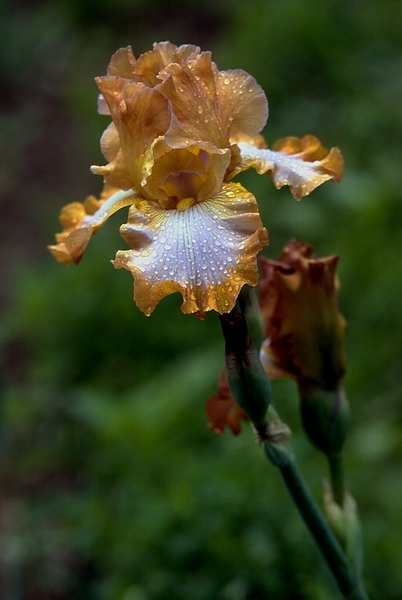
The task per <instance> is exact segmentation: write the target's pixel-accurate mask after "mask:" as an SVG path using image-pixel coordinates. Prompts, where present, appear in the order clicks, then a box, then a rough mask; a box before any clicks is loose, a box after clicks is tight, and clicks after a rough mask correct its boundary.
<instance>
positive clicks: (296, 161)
mask: <svg viewBox="0 0 402 600" xmlns="http://www.w3.org/2000/svg"><path fill="white" fill-rule="evenodd" d="M238 146H239V148H240V153H241V157H242V161H241V164H240V166H238V167H236V168H234V170H233V171H232V173H231V174H230V176H231V177H233V176H234V175H236V174H237V173H239V172H240V171H244V170H245V169H249V168H250V167H253V168H254V169H256V171H257V172H258V173H260V174H262V173H268V175H270V176H271V178H272V179H273V182H274V184H275V187H276V188H277V189H279V188H281V187H283V186H284V185H288V186H289V187H290V190H291V192H292V194H293V196H294V197H295V198H296V199H297V200H299V199H300V198H301V197H302V196H307V195H308V194H310V192H312V191H313V190H314V189H315V188H316V187H318V186H319V185H321V184H322V183H324V182H325V181H329V180H333V181H340V180H341V177H342V172H343V158H342V154H341V152H340V150H339V148H332V149H331V150H330V152H329V153H328V152H327V151H326V150H325V148H324V147H323V146H322V145H321V143H320V142H319V140H318V139H317V138H315V137H314V136H312V135H308V136H305V137H303V138H295V137H288V138H283V139H282V140H279V141H278V142H277V143H276V144H275V145H274V147H273V148H274V149H273V150H269V149H264V148H258V147H257V146H255V145H252V144H247V143H244V142H242V141H240V142H238Z"/></svg>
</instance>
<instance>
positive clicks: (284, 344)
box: [260, 240, 346, 390]
mask: <svg viewBox="0 0 402 600" xmlns="http://www.w3.org/2000/svg"><path fill="white" fill-rule="evenodd" d="M337 262H338V257H337V256H327V257H324V258H316V257H314V256H313V254H312V248H311V246H309V245H308V244H306V243H305V242H299V241H296V240H293V241H291V242H290V243H289V244H288V245H287V246H286V247H285V248H284V250H283V252H282V254H281V256H280V258H279V261H278V262H276V261H272V260H268V259H266V258H264V257H262V258H261V269H262V278H261V281H260V291H261V310H262V314H263V319H264V326H265V331H264V342H263V345H262V348H261V354H260V356H261V360H262V363H263V365H264V367H265V369H266V371H267V373H268V375H269V376H270V377H271V378H272V379H275V378H278V377H293V378H294V379H295V380H297V381H298V383H301V384H304V385H314V386H317V387H319V388H321V389H327V390H334V389H336V388H337V385H338V383H339V381H340V379H341V378H342V376H343V374H344V371H345V354H344V335H345V330H346V321H345V319H344V318H343V316H342V315H341V313H340V311H339V307H338V292H339V279H338V276H337V275H336V272H335V271H336V265H337Z"/></svg>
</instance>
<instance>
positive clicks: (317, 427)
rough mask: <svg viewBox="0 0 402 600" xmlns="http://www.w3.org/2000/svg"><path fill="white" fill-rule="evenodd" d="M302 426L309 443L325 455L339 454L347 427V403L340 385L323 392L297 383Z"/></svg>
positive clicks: (320, 389) (313, 386)
mask: <svg viewBox="0 0 402 600" xmlns="http://www.w3.org/2000/svg"><path fill="white" fill-rule="evenodd" d="M299 395H300V410H301V417H302V422H303V427H304V430H305V432H306V433H307V435H308V437H309V438H310V440H311V441H312V443H313V444H314V445H315V446H316V447H317V448H319V450H321V451H322V452H324V453H325V454H326V455H327V456H334V455H337V454H339V453H340V452H341V450H342V448H343V445H344V442H345V439H346V436H347V432H348V426H349V404H348V401H347V398H346V395H345V393H344V391H343V388H342V386H341V385H338V387H337V388H336V389H335V390H324V389H322V388H320V387H318V386H315V385H309V384H303V383H299Z"/></svg>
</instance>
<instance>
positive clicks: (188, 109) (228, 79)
mask: <svg viewBox="0 0 402 600" xmlns="http://www.w3.org/2000/svg"><path fill="white" fill-rule="evenodd" d="M160 76H161V78H164V79H165V81H164V82H163V83H162V84H161V85H160V86H158V89H159V90H160V92H161V93H162V94H164V95H165V96H166V98H168V99H169V101H170V102H171V103H172V110H173V115H174V119H173V120H172V124H171V126H170V128H169V131H168V132H167V134H166V140H167V142H168V143H169V144H173V145H174V146H175V147H177V146H178V145H183V144H184V143H186V142H187V143H191V141H194V140H196V141H202V140H208V141H209V142H212V143H213V144H215V146H217V147H218V148H227V147H228V146H229V138H230V136H231V135H235V134H236V133H237V132H239V131H240V132H242V133H244V134H246V135H252V136H253V135H256V134H257V133H258V132H259V131H260V130H261V129H262V128H263V127H264V125H265V123H266V120H267V117H268V103H267V99H266V96H265V94H264V92H263V90H262V88H261V87H260V86H259V85H258V84H257V82H256V81H255V79H254V78H253V77H252V76H251V75H248V73H246V72H244V71H242V70H240V69H239V70H233V71H218V69H217V67H216V65H215V63H213V62H212V60H211V53H210V52H202V53H201V54H200V55H198V56H196V57H195V58H194V59H192V60H189V61H188V63H183V64H177V63H172V64H170V65H168V66H167V67H166V68H165V69H164V71H162V73H161V75H160Z"/></svg>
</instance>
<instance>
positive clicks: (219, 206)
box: [113, 183, 268, 315]
mask: <svg viewBox="0 0 402 600" xmlns="http://www.w3.org/2000/svg"><path fill="white" fill-rule="evenodd" d="M120 231H121V234H122V236H123V237H124V239H125V240H126V242H127V243H128V244H129V245H130V246H131V248H132V250H125V251H124V250H122V251H119V252H118V253H117V255H116V259H115V260H114V261H113V262H114V265H115V267H116V268H125V269H127V270H128V271H130V272H131V273H132V275H133V276H134V279H135V286H134V300H135V302H136V304H137V306H138V307H139V308H140V310H142V311H143V312H144V313H145V314H146V315H150V314H151V312H152V311H153V310H154V308H155V307H156V305H157V304H158V303H159V302H160V300H161V299H162V298H164V297H165V296H168V295H169V294H172V293H173V292H180V293H181V294H182V296H183V304H182V307H181V308H182V311H183V312H184V313H198V314H199V315H203V314H204V313H205V312H206V311H208V310H216V311H217V312H219V313H224V312H229V311H230V310H231V309H232V308H233V306H234V305H235V303H236V299H237V296H238V294H239V292H240V289H241V287H242V286H243V285H244V284H245V283H247V284H249V285H256V283H257V281H258V270H257V261H256V256H257V254H258V252H259V251H260V250H261V249H262V248H263V246H265V245H266V244H267V243H268V236H267V232H266V230H265V228H264V227H263V225H262V222H261V219H260V215H259V213H258V206H257V202H256V200H255V198H254V196H253V195H252V194H250V193H249V192H248V191H247V190H245V189H244V188H243V187H242V186H241V185H240V184H234V183H228V184H223V186H222V189H221V191H220V193H219V194H217V195H216V196H214V197H212V198H210V199H208V200H204V201H203V202H199V203H197V204H194V205H192V206H190V207H189V208H187V209H186V210H163V209H162V208H160V206H158V205H157V204H156V203H153V202H147V201H143V202H138V203H137V204H136V205H135V206H133V207H132V208H131V209H130V213H129V222H128V223H127V224H126V225H123V226H122V227H121V229H120Z"/></svg>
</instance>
